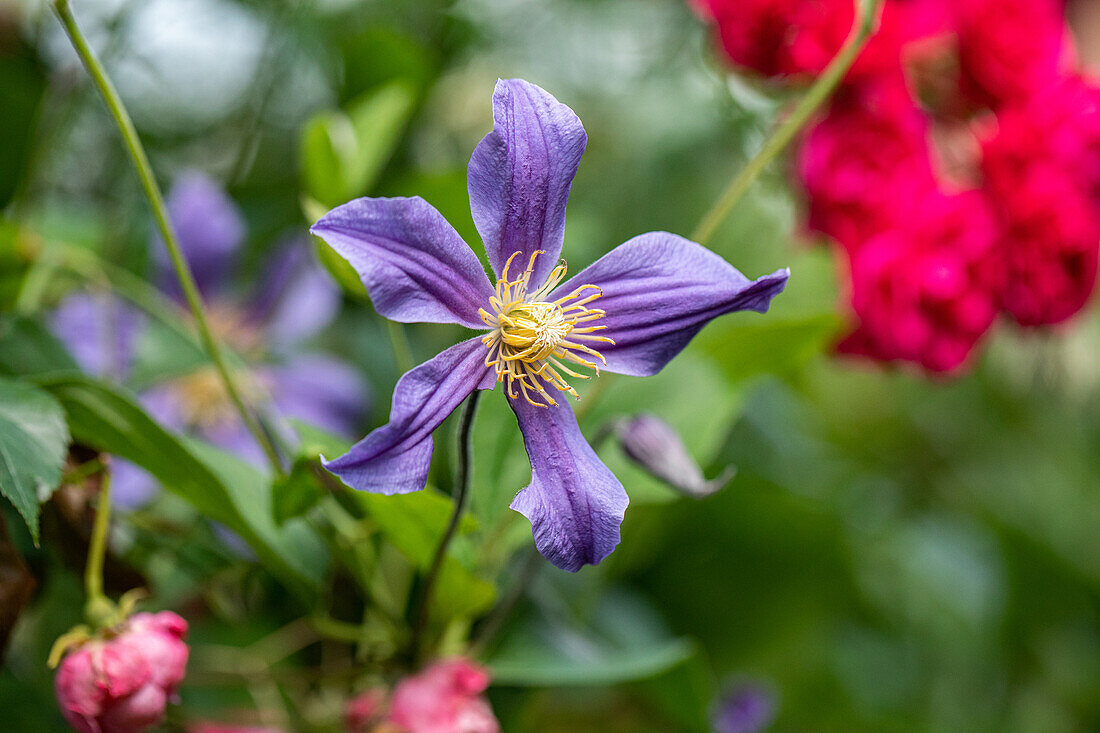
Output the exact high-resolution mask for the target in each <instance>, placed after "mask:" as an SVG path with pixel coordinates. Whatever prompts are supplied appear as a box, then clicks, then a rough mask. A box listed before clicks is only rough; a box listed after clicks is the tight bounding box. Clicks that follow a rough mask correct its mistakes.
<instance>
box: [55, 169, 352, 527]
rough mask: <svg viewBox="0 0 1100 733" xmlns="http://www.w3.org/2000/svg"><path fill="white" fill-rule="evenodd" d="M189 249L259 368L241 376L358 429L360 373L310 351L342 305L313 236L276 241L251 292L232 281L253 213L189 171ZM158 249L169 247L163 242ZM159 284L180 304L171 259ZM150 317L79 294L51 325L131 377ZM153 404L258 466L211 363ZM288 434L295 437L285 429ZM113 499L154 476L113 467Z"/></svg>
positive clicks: (82, 352)
mask: <svg viewBox="0 0 1100 733" xmlns="http://www.w3.org/2000/svg"><path fill="white" fill-rule="evenodd" d="M167 203H168V208H169V215H170V216H171V219H172V222H173V225H174V226H175V227H176V228H177V234H178V237H179V242H180V247H181V249H182V250H183V253H184V256H185V257H186V258H187V261H188V264H189V265H190V266H191V267H192V271H193V273H194V275H195V280H196V283H197V284H198V286H199V289H200V291H201V292H202V294H203V298H204V300H205V302H206V306H207V313H208V317H209V318H210V321H211V326H212V327H213V328H214V330H215V331H216V332H217V333H218V335H219V336H220V337H221V339H222V340H223V342H225V343H227V344H229V345H230V346H231V347H232V348H233V349H234V350H235V351H236V352H237V353H238V354H240V355H241V356H242V357H244V358H245V360H246V361H247V362H248V363H249V364H250V367H251V368H250V369H249V372H248V374H247V375H241V377H242V378H243V379H242V386H243V387H244V389H245V391H246V392H248V393H249V395H248V396H249V397H252V398H261V399H258V400H257V401H258V402H260V403H262V402H264V401H266V400H267V399H269V400H270V402H271V404H273V405H274V407H275V408H276V411H277V412H278V413H279V414H281V415H283V416H286V417H292V418H296V419H299V420H302V421H304V422H307V423H310V424H313V425H316V426H318V427H321V428H323V429H325V430H328V431H330V432H333V433H337V434H339V435H351V434H352V433H353V431H354V430H355V428H356V427H357V426H358V424H359V421H360V420H361V419H362V416H363V413H364V410H365V407H366V400H367V395H366V390H365V387H364V385H363V381H362V379H361V378H360V376H359V374H358V373H357V372H356V371H355V370H354V369H352V368H351V367H349V366H348V365H347V364H345V363H343V362H341V361H338V360H336V359H334V358H332V357H331V356H327V355H324V354H321V353H319V352H314V351H305V350H303V349H302V347H303V344H304V342H305V341H306V340H307V339H308V338H310V337H312V336H313V335H315V334H316V333H318V332H319V331H320V330H321V329H323V328H324V327H325V326H327V325H328V324H329V323H330V322H331V320H332V319H333V317H334V316H335V315H336V313H337V311H338V310H339V307H340V301H341V295H340V292H339V290H338V289H337V288H336V286H335V285H334V284H333V282H332V279H331V278H330V277H329V276H328V275H327V274H326V273H325V272H324V270H323V269H322V268H321V267H320V266H319V265H317V264H316V262H314V260H313V258H312V256H311V254H310V252H309V251H308V246H307V245H308V243H307V242H305V241H303V240H301V239H299V238H294V239H291V240H288V241H286V242H283V243H282V244H280V245H278V246H277V247H276V251H275V252H274V253H273V254H272V255H271V257H270V259H269V262H270V265H269V266H268V267H267V268H265V270H264V272H263V273H262V276H261V279H260V281H259V283H258V284H257V286H256V287H255V289H254V290H253V291H252V292H251V293H248V294H245V295H244V296H243V297H241V296H238V295H237V294H235V293H233V292H232V291H231V289H230V287H229V285H230V279H231V277H230V276H231V274H232V272H233V270H234V267H235V265H236V262H237V259H238V255H239V254H240V248H241V246H242V244H243V243H244V233H245V230H244V218H243V217H242V216H241V214H240V211H239V210H238V209H237V207H236V204H235V203H234V202H233V200H232V199H230V198H229V197H228V196H227V195H226V193H225V192H224V191H223V190H222V189H221V187H220V186H219V185H218V184H217V183H215V182H214V181H212V180H211V179H209V178H207V177H206V176H204V175H203V174H201V173H195V172H189V173H185V174H183V175H181V176H180V177H179V178H178V179H177V181H176V183H175V185H173V187H172V189H171V191H169V194H168V197H167ZM154 244H155V245H156V246H157V250H156V251H161V250H162V249H163V245H161V244H160V243H159V242H156V241H154ZM157 269H158V273H157V276H158V281H159V282H160V283H161V284H162V287H163V288H164V289H165V290H166V291H167V292H169V293H171V294H173V295H174V296H175V297H177V299H178V300H180V303H181V307H182V297H181V296H180V295H179V294H178V290H177V289H175V288H176V285H175V278H174V277H173V275H172V272H171V269H170V267H169V265H168V262H167V258H164V259H162V260H160V261H159V262H158V268H157ZM142 322H143V321H142V317H141V316H140V314H138V313H136V312H135V311H134V310H133V309H132V307H130V306H129V305H128V304H126V303H125V302H123V301H121V300H119V299H118V298H116V297H114V296H109V295H96V296H90V295H87V294H82V293H76V294H73V295H71V296H69V297H68V298H66V299H65V300H64V301H62V303H61V304H60V305H59V307H58V308H57V310H56V311H55V312H54V317H53V328H54V332H55V334H57V335H58V337H59V338H61V339H62V340H63V341H64V342H65V343H66V344H67V345H68V346H69V348H70V350H71V351H72V352H73V355H74V357H75V358H76V359H77V362H78V363H79V364H80V365H81V367H82V368H84V369H85V370H86V371H88V372H91V373H94V374H101V375H104V376H110V377H114V378H116V379H119V380H124V379H125V378H126V376H127V373H128V369H129V366H130V364H131V363H132V361H133V359H134V356H135V353H136V348H137V342H138V338H137V335H138V333H139V330H140V329H139V325H140V324H141V323H142ZM140 398H141V402H142V404H143V406H144V407H145V409H146V410H147V411H148V412H149V413H150V414H151V415H152V416H153V417H154V418H155V419H156V420H157V421H158V422H159V423H161V424H162V425H164V426H166V427H169V428H172V429H175V430H180V431H184V432H187V433H190V434H193V435H197V436H199V437H201V438H203V439H204V440H206V441H208V442H210V443H212V444H214V445H217V446H219V447H221V448H223V449H225V450H228V451H230V452H232V453H235V454H236V455H238V456H240V457H242V458H244V459H246V460H248V461H250V462H252V463H255V464H256V465H261V464H262V463H263V462H264V456H263V452H262V451H261V450H260V447H259V446H258V445H257V444H256V442H255V440H254V439H253V438H252V436H251V434H250V433H249V432H248V430H247V429H246V428H245V426H244V425H243V424H242V422H241V420H240V417H239V415H238V414H237V412H236V410H235V409H234V408H233V406H232V404H231V403H230V401H229V398H228V395H226V393H225V391H224V389H223V387H222V383H221V380H220V379H219V378H218V376H217V374H216V372H215V371H214V368H213V367H212V366H210V365H205V364H204V365H202V366H200V367H198V368H197V369H195V370H193V371H191V372H189V373H186V374H182V375H179V376H176V377H175V378H172V379H170V380H168V381H166V382H163V383H160V384H157V385H154V386H152V387H150V388H149V389H147V390H145V391H143V392H142V394H141V395H140ZM287 437H288V438H291V437H292V436H289V435H288V436H287ZM112 472H113V479H112V485H113V487H114V492H113V496H114V498H115V501H116V503H117V504H118V505H119V506H123V507H129V508H132V507H136V506H140V505H141V504H144V503H145V502H146V501H148V500H149V499H150V498H152V496H153V495H154V494H155V492H156V486H157V484H156V481H155V480H154V479H153V478H152V477H151V476H149V475H148V474H147V473H146V472H145V471H144V470H142V469H140V468H138V467H137V466H134V465H133V464H130V463H128V462H126V461H121V460H120V461H115V462H114V464H113V467H112Z"/></svg>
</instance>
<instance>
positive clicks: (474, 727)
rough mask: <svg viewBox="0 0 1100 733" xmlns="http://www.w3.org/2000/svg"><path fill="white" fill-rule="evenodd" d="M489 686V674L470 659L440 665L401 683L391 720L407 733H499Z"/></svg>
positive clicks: (398, 686) (458, 659)
mask: <svg viewBox="0 0 1100 733" xmlns="http://www.w3.org/2000/svg"><path fill="white" fill-rule="evenodd" d="M488 687H489V674H488V672H486V671H485V670H484V669H482V668H481V667H478V666H476V665H475V664H473V663H472V662H470V661H468V660H465V659H461V658H455V659H449V660H444V661H441V662H437V663H435V664H433V665H432V666H430V667H428V668H427V669H425V670H423V671H422V672H420V673H419V674H416V675H413V676H411V677H406V678H405V679H403V680H402V681H401V682H400V683H398V685H397V687H396V688H395V689H394V693H393V701H392V705H391V709H390V714H389V721H390V722H392V723H393V724H394V725H396V726H397V727H399V728H401V729H402V730H403V731H405V733H499V731H500V724H499V723H498V722H497V719H496V718H495V717H494V716H493V711H492V709H491V708H490V707H489V703H488V701H487V700H485V698H484V697H483V696H482V693H483V692H485V690H486V689H487V688H488Z"/></svg>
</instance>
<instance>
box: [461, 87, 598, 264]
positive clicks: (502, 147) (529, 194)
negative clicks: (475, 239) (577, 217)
mask: <svg viewBox="0 0 1100 733" xmlns="http://www.w3.org/2000/svg"><path fill="white" fill-rule="evenodd" d="M587 142H588V136H587V135H586V134H585V132H584V127H583V126H582V125H581V121H580V119H578V118H577V115H575V114H574V113H573V110H571V109H569V107H567V106H565V105H564V104H562V103H561V102H559V101H558V100H556V99H554V97H552V96H551V95H550V94H549V93H547V92H546V91H544V90H543V89H541V88H540V87H537V86H535V85H534V84H531V83H530V82H526V81H523V80H522V79H509V80H507V81H504V80H498V81H497V85H496V90H495V91H494V92H493V131H492V132H490V133H489V134H488V135H486V136H485V137H484V138H482V140H481V142H480V143H478V145H477V148H475V149H474V154H473V156H471V157H470V166H469V168H468V169H467V172H466V183H467V187H468V188H469V191H470V211H471V213H472V214H473V217H474V224H475V225H477V230H478V232H479V233H480V234H481V239H482V240H483V241H484V242H485V249H486V251H487V253H488V255H489V264H491V265H492V266H493V270H494V271H496V273H497V274H498V275H499V274H500V271H501V269H502V268H503V267H504V263H505V262H506V261H507V260H508V258H509V257H510V256H511V255H512V254H513V253H514V252H520V253H521V254H520V256H519V258H518V259H519V261H520V263H519V264H520V266H519V271H520V272H522V269H523V267H526V265H527V262H528V260H529V259H530V257H531V253H533V252H534V251H536V250H543V251H544V252H546V255H545V256H543V257H539V258H538V260H537V261H536V262H535V270H534V273H533V274H532V277H531V282H532V283H542V282H543V281H544V280H545V279H546V276H547V275H548V274H549V272H550V270H551V269H552V268H553V267H554V265H556V264H557V260H558V255H559V254H561V245H562V240H563V238H564V236H565V204H566V201H567V200H568V199H569V187H570V186H571V185H572V183H573V176H574V175H575V174H576V172H577V166H578V165H579V164H580V161H581V154H582V153H584V147H585V145H586V144H587Z"/></svg>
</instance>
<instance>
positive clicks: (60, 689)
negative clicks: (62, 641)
mask: <svg viewBox="0 0 1100 733" xmlns="http://www.w3.org/2000/svg"><path fill="white" fill-rule="evenodd" d="M186 635H187V622H186V621H184V620H183V619H182V618H180V617H179V616H177V615H176V614H174V613H172V612H170V611H162V612H161V613H157V614H151V613H139V614H135V615H134V616H133V617H132V618H130V619H129V620H128V621H126V623H125V624H123V625H122V627H121V628H120V629H119V630H118V632H117V633H115V634H114V635H112V636H110V637H107V638H100V639H94V640H92V641H88V642H85V643H84V644H81V645H80V646H79V647H77V648H76V649H75V650H73V651H71V652H69V653H68V654H67V655H66V656H65V658H64V659H63V660H62V661H61V666H60V667H59V668H58V671H57V677H56V679H55V680H54V689H55V691H56V694H57V702H58V704H59V705H60V707H61V713H62V715H64V716H65V720H67V721H68V722H69V725H71V726H72V727H73V728H74V729H75V730H77V731H79V733H138V732H139V731H143V730H145V729H146V728H149V727H151V726H153V725H156V724H157V723H159V722H160V721H161V719H162V718H163V717H164V708H165V706H166V705H167V703H168V698H169V697H170V696H172V695H173V694H174V693H175V690H176V686H177V685H179V683H180V682H181V681H182V680H183V676H184V673H185V668H186V665H187V655H188V648H187V645H186V644H185V643H184V641H183V639H184V637H186Z"/></svg>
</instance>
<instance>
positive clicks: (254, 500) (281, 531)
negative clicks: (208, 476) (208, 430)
mask: <svg viewBox="0 0 1100 733" xmlns="http://www.w3.org/2000/svg"><path fill="white" fill-rule="evenodd" d="M184 444H185V445H186V446H187V447H189V448H190V449H191V451H192V452H193V453H194V454H195V455H196V456H197V457H198V458H199V459H200V460H201V461H202V462H203V463H204V464H205V465H206V466H208V467H209V468H210V469H211V470H212V471H213V472H214V474H215V475H216V476H217V477H218V479H219V481H220V482H221V484H222V485H223V486H224V487H225V490H226V494H227V495H228V501H229V503H230V505H231V506H232V508H233V512H234V513H235V514H236V515H237V517H236V518H235V519H234V521H233V522H225V525H226V526H227V527H229V528H230V529H232V530H233V531H234V532H236V533H237V534H239V535H241V537H243V538H244V540H245V541H246V542H248V544H249V545H251V546H252V549H253V550H255V551H256V555H257V556H258V557H259V559H260V561H261V562H262V563H263V564H264V566H265V567H267V568H268V569H270V570H271V571H272V572H273V573H274V574H275V575H276V576H277V577H280V578H281V579H283V581H284V582H287V583H288V586H289V587H290V588H291V589H292V590H298V591H301V593H302V599H303V600H304V601H306V602H307V605H312V602H313V601H314V600H315V599H316V593H317V590H318V589H319V588H320V586H321V582H322V581H323V579H324V575H325V572H326V569H327V568H328V557H327V554H326V552H325V547H324V544H323V543H322V542H321V539H320V538H319V537H318V536H317V534H316V533H315V532H314V531H313V530H312V529H311V528H310V527H309V525H308V524H306V523H305V522H304V521H303V520H301V519H291V520H287V521H286V523H284V524H283V526H282V527H276V526H275V521H274V517H273V514H274V512H273V510H272V506H271V503H272V498H271V496H272V495H271V482H270V480H269V479H268V477H267V476H266V475H264V474H263V473H261V472H260V471H259V470H257V469H256V468H255V467H254V466H252V465H251V464H249V463H246V462H245V461H243V460H241V459H240V458H238V457H237V456H234V455H232V454H230V453H226V452H225V451H223V450H221V449H219V448H215V447H214V446H211V445H207V444H206V443H202V442H199V441H198V440H194V439H189V438H185V439H184ZM288 581H289V582H288Z"/></svg>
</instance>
